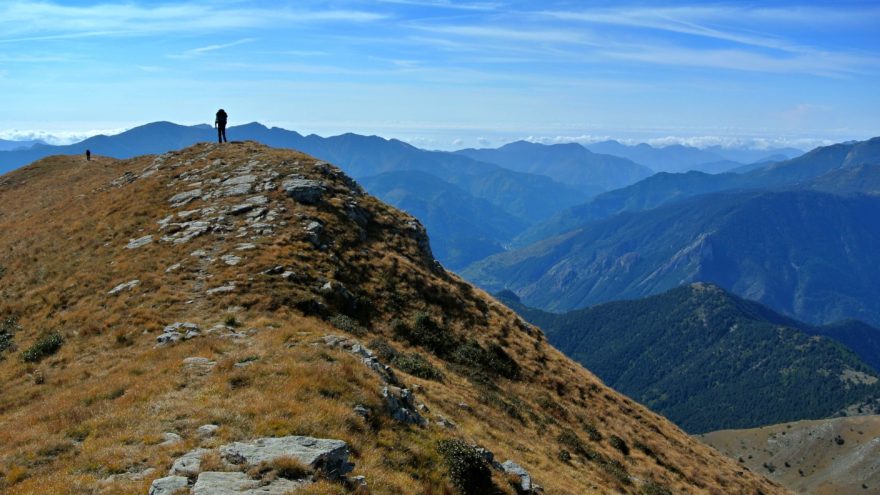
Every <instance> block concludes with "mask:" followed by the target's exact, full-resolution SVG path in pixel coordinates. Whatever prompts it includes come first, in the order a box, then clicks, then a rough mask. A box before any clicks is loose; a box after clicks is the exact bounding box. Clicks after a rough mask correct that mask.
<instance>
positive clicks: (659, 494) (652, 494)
mask: <svg viewBox="0 0 880 495" xmlns="http://www.w3.org/2000/svg"><path fill="white" fill-rule="evenodd" d="M642 495H672V490H670V489H669V488H666V487H665V486H664V485H661V484H660V483H657V482H656V481H649V482H647V483H645V486H643V487H642Z"/></svg>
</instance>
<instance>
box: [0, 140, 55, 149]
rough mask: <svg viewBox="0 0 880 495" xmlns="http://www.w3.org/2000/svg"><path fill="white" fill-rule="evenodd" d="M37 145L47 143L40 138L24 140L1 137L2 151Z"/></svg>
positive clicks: (0, 146)
mask: <svg viewBox="0 0 880 495" xmlns="http://www.w3.org/2000/svg"><path fill="white" fill-rule="evenodd" d="M36 145H46V143H45V142H43V141H41V140H39V139H34V140H23V141H9V140H6V139H0V151H11V150H20V149H27V148H31V147H33V146H36Z"/></svg>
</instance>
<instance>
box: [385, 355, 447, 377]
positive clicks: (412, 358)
mask: <svg viewBox="0 0 880 495" xmlns="http://www.w3.org/2000/svg"><path fill="white" fill-rule="evenodd" d="M392 364H394V366H397V367H398V368H400V370H401V371H403V372H404V373H409V374H410V375H413V376H417V377H419V378H424V379H426V380H442V379H443V374H442V373H440V371H439V370H438V369H437V368H435V367H434V365H432V364H431V363H430V362H429V361H428V360H427V359H425V357H424V356H422V355H421V354H419V353H417V352H413V353H411V354H398V355H397V356H396V357H395V358H394V360H393V361H392Z"/></svg>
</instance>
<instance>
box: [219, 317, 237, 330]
mask: <svg viewBox="0 0 880 495" xmlns="http://www.w3.org/2000/svg"><path fill="white" fill-rule="evenodd" d="M223 324H224V325H226V326H227V327H233V328H235V327H237V326H238V325H239V323H238V320H236V319H235V315H228V316H227V317H226V319H225V320H223Z"/></svg>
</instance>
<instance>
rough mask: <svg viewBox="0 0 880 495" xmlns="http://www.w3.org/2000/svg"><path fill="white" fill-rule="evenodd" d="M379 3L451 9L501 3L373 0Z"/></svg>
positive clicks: (494, 7) (487, 7) (486, 7)
mask: <svg viewBox="0 0 880 495" xmlns="http://www.w3.org/2000/svg"><path fill="white" fill-rule="evenodd" d="M375 1H378V2H379V3H390V4H397V5H417V6H421V7H438V8H444V9H453V10H497V9H498V8H500V7H502V6H503V4H502V3H499V2H453V1H451V0H375Z"/></svg>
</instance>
